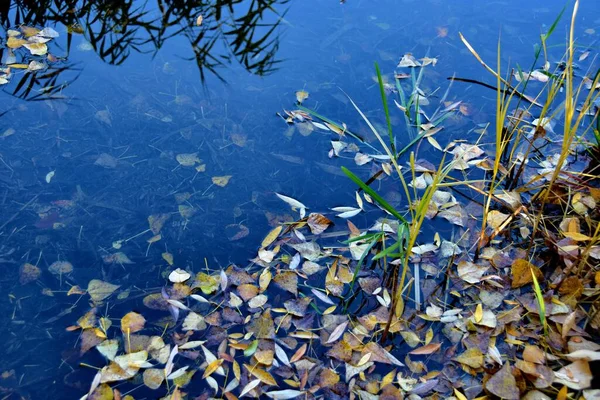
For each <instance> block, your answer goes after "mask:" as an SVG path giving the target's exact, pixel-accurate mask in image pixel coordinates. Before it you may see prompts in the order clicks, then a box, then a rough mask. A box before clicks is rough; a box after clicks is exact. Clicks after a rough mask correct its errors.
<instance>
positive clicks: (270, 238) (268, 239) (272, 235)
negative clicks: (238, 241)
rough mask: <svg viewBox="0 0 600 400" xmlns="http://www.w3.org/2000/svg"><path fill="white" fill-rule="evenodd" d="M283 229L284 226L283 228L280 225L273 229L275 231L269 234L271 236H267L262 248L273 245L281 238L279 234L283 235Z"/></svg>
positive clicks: (261, 245)
mask: <svg viewBox="0 0 600 400" xmlns="http://www.w3.org/2000/svg"><path fill="white" fill-rule="evenodd" d="M282 229H283V226H281V225H279V226H278V227H276V228H273V230H271V232H269V234H268V235H267V236H265V238H264V239H263V241H262V243H261V244H260V247H262V248H265V247H267V246H268V245H270V244H271V243H273V242H274V241H275V240H276V239H277V237H279V234H280V233H281V230H282Z"/></svg>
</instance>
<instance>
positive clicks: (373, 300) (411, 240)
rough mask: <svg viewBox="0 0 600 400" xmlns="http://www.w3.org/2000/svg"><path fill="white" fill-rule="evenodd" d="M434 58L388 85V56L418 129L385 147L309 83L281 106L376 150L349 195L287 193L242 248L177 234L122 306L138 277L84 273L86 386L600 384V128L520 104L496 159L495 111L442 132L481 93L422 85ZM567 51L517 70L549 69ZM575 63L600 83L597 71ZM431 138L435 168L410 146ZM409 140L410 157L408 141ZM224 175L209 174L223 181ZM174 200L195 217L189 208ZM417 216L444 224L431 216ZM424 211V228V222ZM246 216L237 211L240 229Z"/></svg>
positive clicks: (363, 153)
mask: <svg viewBox="0 0 600 400" xmlns="http://www.w3.org/2000/svg"><path fill="white" fill-rule="evenodd" d="M446 34H447V33H446ZM467 43H468V42H466V40H465V44H467ZM579 58H580V61H581V62H583V61H585V59H586V58H587V56H586V57H582V56H580V57H579ZM588 61H590V60H588ZM437 62H438V61H437V60H436V59H433V58H429V57H423V58H420V59H417V58H416V57H414V56H413V55H412V54H405V55H404V56H403V57H401V60H400V62H399V65H398V67H397V70H396V71H395V74H394V80H395V83H394V84H390V83H385V82H384V81H383V79H382V77H381V75H380V74H378V81H379V86H380V89H381V93H382V96H384V98H392V97H393V98H394V100H393V107H394V110H393V112H399V113H401V115H402V114H403V115H405V116H406V118H407V129H408V130H410V129H414V132H413V135H412V136H411V143H410V145H409V146H408V147H407V148H405V149H404V150H399V149H397V148H396V143H395V140H390V143H388V146H390V147H391V149H392V151H391V153H390V152H387V151H386V152H385V153H384V152H381V151H379V150H377V149H376V148H375V146H373V145H372V144H371V142H370V141H369V140H366V139H364V137H363V135H362V133H363V132H362V131H361V134H358V133H354V131H352V130H350V129H349V128H348V126H347V125H346V124H343V123H342V124H338V123H335V122H334V121H332V120H330V119H328V118H326V117H323V116H320V115H319V114H317V113H316V112H314V111H312V110H310V109H308V108H305V107H304V106H302V105H301V104H300V103H303V102H306V101H308V99H309V94H308V92H305V91H304V90H302V91H298V92H297V93H296V100H297V103H298V108H297V109H296V110H293V111H285V112H284V114H285V115H283V114H282V117H283V118H284V119H285V120H286V122H287V123H288V124H291V125H292V124H293V125H294V126H297V127H298V130H300V131H302V130H307V131H312V130H314V129H317V130H321V131H323V132H327V133H330V134H331V135H332V137H333V140H332V141H331V149H326V150H324V151H328V152H329V155H330V157H331V158H332V159H336V158H338V157H341V156H346V155H348V154H350V155H352V158H353V160H354V162H355V164H356V166H357V167H363V170H364V167H367V168H369V173H371V174H372V175H371V178H370V179H369V180H368V181H366V182H368V183H365V182H363V181H362V180H361V179H360V178H358V177H357V176H356V175H354V174H353V173H352V172H351V171H350V170H348V169H345V170H344V171H345V173H346V175H348V176H349V177H350V178H351V179H352V180H353V181H354V182H355V183H357V184H358V185H359V187H360V190H358V191H357V192H356V194H355V196H354V198H355V200H354V202H353V204H347V205H343V206H338V207H334V208H332V209H331V210H330V211H327V212H324V211H323V212H321V213H319V212H316V211H315V210H316V206H315V205H313V204H310V205H309V206H307V205H305V204H304V203H303V202H302V201H301V199H295V198H292V197H290V196H287V195H285V194H282V193H277V194H275V195H276V196H277V197H278V198H279V199H280V200H281V201H282V202H284V203H286V204H287V205H288V206H289V207H290V208H291V210H292V211H294V212H297V213H298V216H299V219H297V220H296V221H293V222H287V223H284V224H279V225H277V226H275V227H274V228H273V230H272V231H271V232H269V233H268V234H267V235H266V237H265V238H264V240H263V241H262V243H261V244H260V247H259V248H258V250H257V252H256V256H255V258H254V259H253V260H251V263H250V265H248V266H247V267H245V268H241V267H238V266H236V265H230V266H228V267H226V268H223V269H213V268H212V267H211V265H210V264H209V263H208V262H207V263H206V265H205V267H203V268H199V269H196V270H192V268H189V267H185V268H184V267H183V266H178V264H177V259H176V257H174V255H173V254H172V253H170V252H168V251H165V252H164V253H163V254H162V258H163V260H164V262H166V263H167V264H168V265H169V269H168V271H167V272H166V273H165V274H164V283H163V286H161V287H159V288H156V289H154V290H152V289H147V290H145V293H144V297H143V301H142V302H143V306H141V307H140V308H139V309H134V310H127V311H125V312H123V313H122V314H121V315H115V314H114V311H113V310H111V308H110V306H111V304H112V303H117V302H119V304H120V306H119V307H118V308H116V310H123V309H127V304H128V302H127V301H128V296H129V293H127V290H126V289H124V288H121V287H120V286H119V285H116V284H113V283H111V282H108V281H105V280H100V279H92V280H90V281H89V283H88V285H87V287H86V288H80V287H79V286H73V287H72V288H71V290H70V291H69V293H68V294H69V295H72V296H80V301H81V302H87V303H89V306H90V307H89V310H88V311H87V312H86V313H85V314H83V315H82V316H81V317H80V318H79V319H76V320H74V321H73V325H72V326H69V327H68V328H67V330H68V331H71V332H72V334H73V335H79V337H78V341H77V343H78V352H79V355H80V356H81V357H82V362H81V368H82V369H85V370H88V371H95V372H94V373H91V374H90V381H89V386H88V387H86V388H85V389H84V390H83V392H82V395H83V397H82V398H88V399H119V398H124V399H125V398H127V399H133V398H137V396H138V395H139V396H141V397H143V398H165V399H183V398H194V399H208V398H226V399H237V398H246V397H250V398H273V399H296V398H298V399H302V398H306V399H308V398H327V399H330V398H331V399H346V398H358V399H386V400H388V399H403V398H410V399H421V398H431V399H437V398H454V399H459V400H462V399H473V398H490V399H493V398H504V399H519V398H529V399H546V398H548V399H550V398H560V399H567V398H584V399H593V398H598V396H600V394H599V392H598V390H596V389H591V386H592V378H593V374H592V368H591V362H594V361H598V360H600V344H598V343H597V337H598V336H597V330H598V328H599V327H600V314H599V313H598V312H597V311H598V309H599V308H600V303H599V294H600V292H599V287H600V271H599V270H598V269H599V268H598V264H599V263H600V262H599V260H600V233H599V232H600V227H599V224H598V207H597V203H598V202H600V190H599V189H597V184H598V182H597V173H595V172H594V171H597V170H595V169H594V168H595V167H594V165H595V164H594V163H595V162H596V163H597V160H595V158H594V157H595V153H594V151H595V150H594V149H593V147H592V144H590V143H585V146H583V147H585V149H583V150H582V143H583V142H582V141H583V138H582V139H581V140H578V141H575V142H573V143H572V145H571V143H569V144H568V148H567V156H566V157H565V158H561V154H562V152H561V148H560V146H561V142H560V139H561V138H560V137H559V136H558V135H557V134H556V133H555V132H554V128H555V127H556V126H557V124H558V123H559V122H558V120H559V117H560V116H559V112H554V113H551V114H550V115H546V116H544V114H541V116H540V110H539V109H532V108H530V107H529V106H528V105H527V104H525V105H523V104H521V103H519V106H517V107H514V108H512V109H510V115H508V113H507V115H508V118H507V121H508V122H507V124H506V126H504V128H505V129H506V130H507V131H510V130H514V131H518V132H525V135H524V138H523V139H522V141H521V142H518V143H517V144H518V145H515V151H514V154H511V156H510V157H508V158H503V159H502V160H500V157H499V156H498V153H497V151H498V149H496V148H494V147H493V146H491V145H489V144H487V143H489V142H490V141H489V140H482V139H486V138H488V135H490V134H491V133H490V132H491V131H492V129H493V126H492V125H493V124H492V125H490V124H481V125H477V126H475V127H473V129H472V132H473V133H475V134H477V135H479V136H480V138H482V139H480V140H479V141H477V142H476V143H469V142H466V141H463V140H454V141H448V142H447V143H445V141H446V140H445V139H444V138H443V137H442V134H441V133H440V132H442V131H443V125H442V122H443V121H445V120H450V119H452V118H456V117H459V116H468V115H469V114H470V113H471V112H472V108H471V106H469V105H468V104H466V103H464V102H462V101H461V100H458V99H450V98H449V94H448V92H447V93H446V94H445V95H444V96H443V97H442V100H441V101H439V99H437V98H435V97H433V96H430V93H427V92H425V91H424V90H422V89H421V88H420V85H421V81H422V77H423V74H422V71H424V70H426V68H434V67H435V65H436V63H437ZM563 68H564V67H562V66H561V65H560V63H559V67H558V68H557V69H556V71H553V70H551V69H550V68H549V67H548V66H546V65H544V66H543V67H541V68H540V69H539V70H537V71H538V72H539V73H537V74H534V73H527V74H524V73H520V74H519V75H518V76H519V79H520V80H521V82H529V81H536V82H539V83H543V84H548V85H550V84H551V83H552V82H553V81H559V80H560V79H561V77H562V76H564V75H562V74H564V72H561V71H564V69H563ZM589 68H590V69H591V68H592V65H590V66H589ZM566 70H567V71H568V70H569V68H566ZM378 72H379V71H378ZM541 76H546V77H551V78H552V80H545V81H544V79H540V77H541ZM536 77H537V78H536ZM578 79H580V81H581V83H582V85H583V87H584V88H587V89H586V90H587V91H588V92H587V93H589V99H597V92H598V87H599V86H598V77H597V76H596V78H594V75H593V74H589V75H587V76H581V77H578ZM407 82H409V83H407ZM559 84H560V83H559ZM532 85H533V84H532ZM534 88H535V87H534ZM407 89H408V93H407ZM504 93H505V94H504V95H510V94H514V93H519V94H520V95H521V96H522V98H525V96H527V95H526V94H523V93H520V92H517V90H516V89H515V90H513V91H506V92H504ZM506 93H509V94H506ZM587 93H586V95H587ZM567 94H568V93H567ZM529 98H530V99H531V97H529ZM515 103H516V101H515ZM534 103H535V100H533V101H531V104H533V105H534ZM581 103H582V104H583V105H578V106H579V109H578V110H577V113H579V114H581V115H584V116H585V115H586V114H588V113H591V117H593V118H597V108H594V107H595V106H594V104H593V103H594V102H593V101H589V100H586V101H585V102H583V101H581ZM352 104H354V103H352ZM532 107H533V106H532ZM356 108H357V110H358V111H359V112H360V110H359V109H358V107H356ZM385 108H386V109H387V103H386V107H385ZM429 108H431V109H429ZM413 111H415V112H413ZM361 114H362V112H361ZM567 114H569V113H567ZM101 117H102V115H101V116H100V117H98V116H97V118H101ZM585 118H588V117H585ZM591 119H592V118H588V119H586V121H587V122H586V123H587V124H588V125H589V122H590V120H591ZM365 120H366V121H367V122H369V121H368V120H367V119H366V117H365ZM105 122H106V121H105ZM109 122H110V120H108V122H106V123H109ZM388 122H389V119H388ZM369 125H370V123H369ZM576 125H578V124H576ZM388 126H390V127H391V125H388ZM500 128H501V129H500V130H501V131H503V129H502V128H503V127H502V125H501V126H500ZM373 129H376V128H373ZM565 130H566V129H565ZM382 131H385V128H384V129H383V130H382ZM557 131H558V130H557ZM366 132H367V134H368V133H369V131H366ZM391 136H392V134H391V128H390V137H391ZM377 137H378V138H379V136H377ZM492 142H493V141H492ZM540 143H543V146H542V148H543V152H540V151H539V149H538V146H540ZM534 145H535V146H536V147H535V151H533V152H532V151H531V147H532V146H534ZM412 146H414V147H412ZM426 146H429V147H430V148H431V151H432V152H433V151H436V152H438V153H437V154H438V155H440V156H439V157H438V158H439V159H440V167H436V166H435V165H434V164H432V163H431V162H430V161H427V160H424V159H421V158H419V157H417V155H418V152H419V151H420V150H421V149H423V148H426ZM409 147H410V149H409V151H410V152H411V153H410V160H408V161H407V160H405V158H400V155H401V154H403V153H404V152H405V151H406V149H408V148H409ZM386 149H387V148H386ZM428 150H429V149H428ZM588 150H589V151H588ZM534 153H535V155H534ZM541 154H552V155H551V156H548V157H544V156H543V155H541ZM175 160H176V161H177V163H178V165H177V166H175V167H174V168H188V169H195V170H196V171H197V172H203V171H204V168H205V167H206V166H205V165H204V164H203V162H202V160H201V159H200V158H199V157H198V154H197V153H181V154H178V155H177V156H176V158H175ZM497 160H498V161H497ZM105 161H106V160H105ZM334 161H335V160H334ZM334 161H332V162H334ZM103 162H104V161H103ZM396 172H397V173H398V174H400V176H401V178H400V180H401V181H402V183H403V184H404V182H405V181H404V179H406V184H405V185H404V186H405V189H406V192H407V194H408V196H407V197H408V198H409V200H410V202H409V203H408V204H407V207H406V208H407V209H404V210H396V209H394V208H393V207H392V206H391V205H390V204H389V203H388V202H387V201H386V200H385V199H383V198H381V197H380V196H379V195H378V194H377V192H375V191H374V190H373V189H371V188H370V186H369V185H370V184H371V183H372V182H377V183H378V184H379V185H380V187H381V186H385V185H390V186H393V185H395V186H397V185H399V184H400V182H399V178H398V176H396V175H394V174H395V173H396ZM230 178H231V176H230V175H222V176H214V177H212V178H211V181H212V184H213V185H216V186H218V187H224V186H226V185H227V184H228V183H229V180H230ZM367 178H369V177H367ZM50 179H52V177H50V178H47V180H50ZM490 182H492V183H491V185H492V186H493V189H494V190H491V191H490V189H489V185H490ZM499 182H501V184H500V183H499ZM594 185H595V186H594ZM488 193H489V194H488ZM411 194H412V196H410V195H411ZM181 203H182V204H181V205H180V207H179V213H180V214H181V216H182V218H184V219H186V220H187V219H188V218H189V217H191V214H190V213H193V212H194V210H190V209H188V208H186V206H185V200H184V201H182V202H181ZM366 214H369V216H370V217H371V216H372V215H377V216H378V218H376V219H374V220H373V221H372V223H371V224H370V225H369V226H365V227H362V228H359V227H357V226H356V225H355V224H354V223H352V222H350V219H351V218H353V217H355V216H358V215H366ZM405 217H406V218H408V217H411V219H410V220H408V221H407V220H406V219H405ZM168 219H169V215H167V214H154V215H151V216H150V218H149V219H148V223H149V228H148V229H147V230H146V231H144V232H142V233H140V235H147V236H148V238H147V242H148V246H149V247H150V246H151V245H152V244H153V243H155V242H157V241H159V240H161V238H162V237H161V234H162V230H163V226H164V224H165V222H166V221H167V220H168ZM334 221H336V223H335V224H334ZM415 221H419V223H417V222H415ZM423 221H426V222H425V224H433V225H432V226H435V227H438V226H444V227H445V228H444V231H443V232H442V233H439V232H429V231H428V230H426V229H425V227H424V225H423ZM429 221H431V222H429ZM443 224H446V225H443ZM422 227H423V231H424V233H427V235H429V234H430V233H431V235H430V237H427V236H426V235H425V234H424V235H422V236H419V237H418V239H417V237H416V235H417V234H418V233H420V231H421V228H422ZM246 229H247V228H246ZM427 229H430V228H429V227H428V228H427ZM246 234H247V232H246V230H245V229H243V228H238V229H237V230H236V232H234V233H233V235H232V237H233V238H236V237H243V236H245V235H246ZM129 240H131V238H129V239H123V240H118V241H115V242H114V243H113V246H112V247H113V250H114V251H111V252H110V253H109V254H106V255H105V256H104V262H105V263H108V264H116V265H125V264H129V263H132V261H131V260H130V259H129V258H128V257H127V255H126V254H125V253H124V252H122V251H120V249H121V247H122V246H123V245H124V244H125V243H127V241H129ZM72 271H73V265H72V264H71V263H70V262H68V261H65V260H57V261H56V262H54V263H52V264H51V265H50V267H49V272H50V273H52V274H54V275H55V276H57V277H58V278H59V279H63V278H64V277H68V276H69V275H70V274H71V273H72ZM20 273H21V283H22V284H28V283H31V282H34V281H35V280H36V279H37V278H38V277H39V275H40V270H39V268H38V267H37V266H35V265H32V264H28V263H26V264H23V266H22V267H21V270H20ZM109 310H110V311H111V312H110V314H109ZM85 392H87V394H86V393H85Z"/></svg>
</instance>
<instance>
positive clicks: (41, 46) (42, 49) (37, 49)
mask: <svg viewBox="0 0 600 400" xmlns="http://www.w3.org/2000/svg"><path fill="white" fill-rule="evenodd" d="M23 47H25V48H26V49H27V50H29V52H30V53H31V54H33V55H34V56H43V55H44V54H46V53H48V46H46V43H25V44H24V45H23Z"/></svg>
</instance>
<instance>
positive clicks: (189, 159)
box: [175, 153, 202, 167]
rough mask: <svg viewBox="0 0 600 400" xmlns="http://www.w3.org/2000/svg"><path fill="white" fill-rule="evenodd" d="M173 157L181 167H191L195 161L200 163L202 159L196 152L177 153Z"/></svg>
mask: <svg viewBox="0 0 600 400" xmlns="http://www.w3.org/2000/svg"><path fill="white" fill-rule="evenodd" d="M175 159H176V160H177V162H178V163H179V165H181V166H182V167H193V166H194V165H195V164H196V163H198V164H200V163H202V160H201V159H199V158H198V153H181V154H177V155H176V156H175Z"/></svg>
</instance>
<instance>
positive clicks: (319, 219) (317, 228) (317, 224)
mask: <svg viewBox="0 0 600 400" xmlns="http://www.w3.org/2000/svg"><path fill="white" fill-rule="evenodd" d="M331 224H332V222H331V220H329V218H327V217H325V216H324V215H322V214H317V213H310V214H309V216H308V227H309V228H310V231H311V232H312V233H313V235H320V234H321V233H323V232H324V231H325V230H326V229H327V228H328V227H329V225H331Z"/></svg>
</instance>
